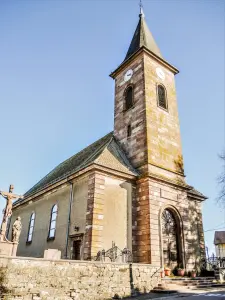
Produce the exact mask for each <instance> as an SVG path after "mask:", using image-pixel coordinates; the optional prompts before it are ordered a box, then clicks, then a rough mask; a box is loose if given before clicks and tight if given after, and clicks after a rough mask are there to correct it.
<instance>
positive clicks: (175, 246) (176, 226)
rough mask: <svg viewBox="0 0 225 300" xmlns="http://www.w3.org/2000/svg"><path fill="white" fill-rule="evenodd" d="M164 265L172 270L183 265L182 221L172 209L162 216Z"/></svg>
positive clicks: (164, 212)
mask: <svg viewBox="0 0 225 300" xmlns="http://www.w3.org/2000/svg"><path fill="white" fill-rule="evenodd" d="M161 232H162V256H163V264H164V265H166V266H169V267H170V268H171V269H173V268H175V267H176V266H181V265H182V264H183V259H182V240H181V227H180V220H179V218H178V216H177V214H176V212H175V211H174V210H173V209H171V208H165V209H164V210H163V212H162V214H161Z"/></svg>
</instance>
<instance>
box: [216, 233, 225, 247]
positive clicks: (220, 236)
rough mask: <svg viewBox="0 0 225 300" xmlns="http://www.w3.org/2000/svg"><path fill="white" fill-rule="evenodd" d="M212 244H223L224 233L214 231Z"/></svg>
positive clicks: (224, 239)
mask: <svg viewBox="0 0 225 300" xmlns="http://www.w3.org/2000/svg"><path fill="white" fill-rule="evenodd" d="M214 244H215V245H219V244H225V231H215V235H214Z"/></svg>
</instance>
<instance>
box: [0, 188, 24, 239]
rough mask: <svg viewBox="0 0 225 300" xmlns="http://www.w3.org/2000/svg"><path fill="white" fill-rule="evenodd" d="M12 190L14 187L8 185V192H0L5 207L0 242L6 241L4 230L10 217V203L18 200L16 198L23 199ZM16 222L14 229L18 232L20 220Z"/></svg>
mask: <svg viewBox="0 0 225 300" xmlns="http://www.w3.org/2000/svg"><path fill="white" fill-rule="evenodd" d="M13 189H14V186H13V185H12V184H10V186H9V192H3V191H0V195H1V196H2V197H3V198H5V199H6V207H5V209H4V211H3V219H2V224H1V231H0V241H1V242H2V241H6V240H7V239H6V229H7V223H8V219H9V218H10V217H11V215H12V203H13V200H15V199H18V198H23V196H20V195H16V194H13ZM17 219H18V218H17ZM17 221H18V222H17V225H16V226H15V227H16V228H17V231H18V229H19V228H20V227H21V225H20V226H19V222H20V219H19V220H17ZM15 223H16V222H15ZM15 223H14V224H15ZM20 224H21V222H20ZM19 231H21V228H20V230H19ZM16 236H18V233H17V234H16Z"/></svg>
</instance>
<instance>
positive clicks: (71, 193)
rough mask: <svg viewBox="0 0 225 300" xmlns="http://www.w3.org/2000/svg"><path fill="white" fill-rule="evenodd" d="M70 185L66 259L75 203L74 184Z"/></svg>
mask: <svg viewBox="0 0 225 300" xmlns="http://www.w3.org/2000/svg"><path fill="white" fill-rule="evenodd" d="M69 183H70V203H69V213H68V222H67V224H68V225H67V232H66V258H68V244H69V231H70V220H71V208H72V202H73V183H72V182H69Z"/></svg>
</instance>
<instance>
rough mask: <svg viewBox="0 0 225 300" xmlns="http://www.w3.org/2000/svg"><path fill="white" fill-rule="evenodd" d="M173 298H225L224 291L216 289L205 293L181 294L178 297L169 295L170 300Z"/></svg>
mask: <svg viewBox="0 0 225 300" xmlns="http://www.w3.org/2000/svg"><path fill="white" fill-rule="evenodd" d="M173 298H174V300H175V299H183V300H207V299H209V300H219V299H224V300H225V291H217V292H207V293H203V294H202V293H201V294H195V295H190V296H188V295H187V294H186V295H181V296H180V297H179V296H178V297H175V296H174V297H171V298H170V299H171V300H172V299H173Z"/></svg>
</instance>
